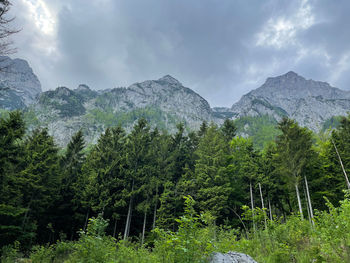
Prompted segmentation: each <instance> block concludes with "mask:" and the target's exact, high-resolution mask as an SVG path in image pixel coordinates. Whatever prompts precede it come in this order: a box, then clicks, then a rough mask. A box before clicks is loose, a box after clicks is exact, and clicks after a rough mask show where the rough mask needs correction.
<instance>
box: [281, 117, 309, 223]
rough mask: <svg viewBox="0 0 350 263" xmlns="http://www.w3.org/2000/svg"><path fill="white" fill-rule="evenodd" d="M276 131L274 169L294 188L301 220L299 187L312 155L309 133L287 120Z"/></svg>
mask: <svg viewBox="0 0 350 263" xmlns="http://www.w3.org/2000/svg"><path fill="white" fill-rule="evenodd" d="M278 129H279V130H280V131H281V132H282V134H280V135H279V136H277V139H276V150H277V151H276V157H277V158H276V169H277V170H278V172H279V173H280V174H281V175H282V176H284V179H285V182H286V183H287V184H288V185H289V186H290V187H294V188H295V191H296V197H297V202H298V207H299V213H300V215H301V217H302V218H303V209H302V205H301V197H300V193H299V185H300V182H301V180H302V176H303V173H304V170H305V167H306V165H307V162H308V160H309V158H310V157H311V156H312V154H313V150H312V136H311V132H310V131H309V130H307V129H306V128H301V127H300V126H299V125H298V124H297V123H296V122H295V121H293V120H290V119H288V118H283V119H282V120H281V121H280V122H279V123H278Z"/></svg>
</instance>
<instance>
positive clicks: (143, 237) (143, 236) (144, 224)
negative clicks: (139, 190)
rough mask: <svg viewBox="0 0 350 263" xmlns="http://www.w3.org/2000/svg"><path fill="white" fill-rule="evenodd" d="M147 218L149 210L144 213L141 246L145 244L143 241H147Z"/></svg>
mask: <svg viewBox="0 0 350 263" xmlns="http://www.w3.org/2000/svg"><path fill="white" fill-rule="evenodd" d="M146 219H147V212H146V211H145V214H144V216H143V227H142V238H141V247H142V246H143V242H144V241H145V231H146Z"/></svg>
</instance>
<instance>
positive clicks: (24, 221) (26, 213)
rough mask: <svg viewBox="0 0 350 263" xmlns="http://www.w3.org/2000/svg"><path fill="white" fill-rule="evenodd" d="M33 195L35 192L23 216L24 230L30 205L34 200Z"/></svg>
mask: <svg viewBox="0 0 350 263" xmlns="http://www.w3.org/2000/svg"><path fill="white" fill-rule="evenodd" d="M33 196H34V194H32V196H31V197H30V200H29V203H28V206H27V209H26V212H25V213H24V217H23V221H22V230H24V228H25V226H26V224H25V223H26V221H27V217H28V213H29V210H30V205H31V204H32V200H33Z"/></svg>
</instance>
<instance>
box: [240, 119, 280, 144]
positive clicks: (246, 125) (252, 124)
mask: <svg viewBox="0 0 350 263" xmlns="http://www.w3.org/2000/svg"><path fill="white" fill-rule="evenodd" d="M234 124H235V126H236V127H237V133H238V134H245V135H246V136H247V137H249V138H251V139H252V141H253V143H254V146H255V147H256V148H258V149H263V148H265V147H266V146H267V145H268V144H269V143H270V142H272V141H274V140H275V138H276V136H277V135H278V134H279V133H280V132H279V131H278V129H276V124H277V121H276V120H275V119H273V118H272V117H270V116H267V115H264V116H258V117H252V116H247V117H241V118H239V119H237V120H235V121H234Z"/></svg>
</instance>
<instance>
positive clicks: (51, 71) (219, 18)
mask: <svg viewBox="0 0 350 263" xmlns="http://www.w3.org/2000/svg"><path fill="white" fill-rule="evenodd" d="M12 3H13V6H12V9H11V13H12V14H13V15H15V16H16V20H15V24H16V25H17V26H18V27H19V28H21V29H22V31H21V32H20V33H18V34H17V35H16V36H14V37H13V40H14V41H15V45H16V46H17V47H18V53H17V54H15V55H13V56H12V57H19V58H24V59H26V60H28V62H29V64H30V65H31V67H32V68H33V70H34V72H35V73H36V75H37V76H38V77H39V79H40V81H41V83H42V86H43V90H48V89H54V88H56V87H57V86H67V87H69V88H75V87H77V86H78V84H80V83H85V84H87V85H89V86H90V87H91V88H93V89H106V88H113V87H119V86H129V85H131V84H132V83H135V82H141V81H143V80H147V79H158V78H160V77H162V76H163V75H166V74H170V75H172V76H173V77H175V78H176V79H178V80H179V81H180V82H182V83H183V84H184V86H187V87H189V88H192V89H193V90H195V91H196V92H198V93H199V94H200V95H202V96H203V97H204V98H205V99H207V100H208V101H209V103H210V105H211V106H231V105H232V104H233V103H234V102H236V101H237V100H239V98H240V97H241V96H242V95H243V94H245V93H247V92H249V91H250V90H251V89H254V88H257V87H259V86H260V85H262V84H263V82H264V81H265V79H266V78H267V77H270V76H277V75H281V74H284V73H286V72H288V71H290V70H293V71H295V72H297V73H298V74H300V75H302V76H304V77H306V78H307V79H309V78H312V79H314V80H322V81H327V82H329V83H330V84H331V85H332V86H335V87H338V88H342V89H350V30H349V28H350V15H349V10H350V1H349V0H337V1H334V0H314V1H311V0H309V1H308V0H300V1H299V0H293V1H291V0H285V1H283V0H281V1H277V0H274V1H272V0H271V1H263V0H60V1H57V0H13V1H12Z"/></svg>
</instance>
